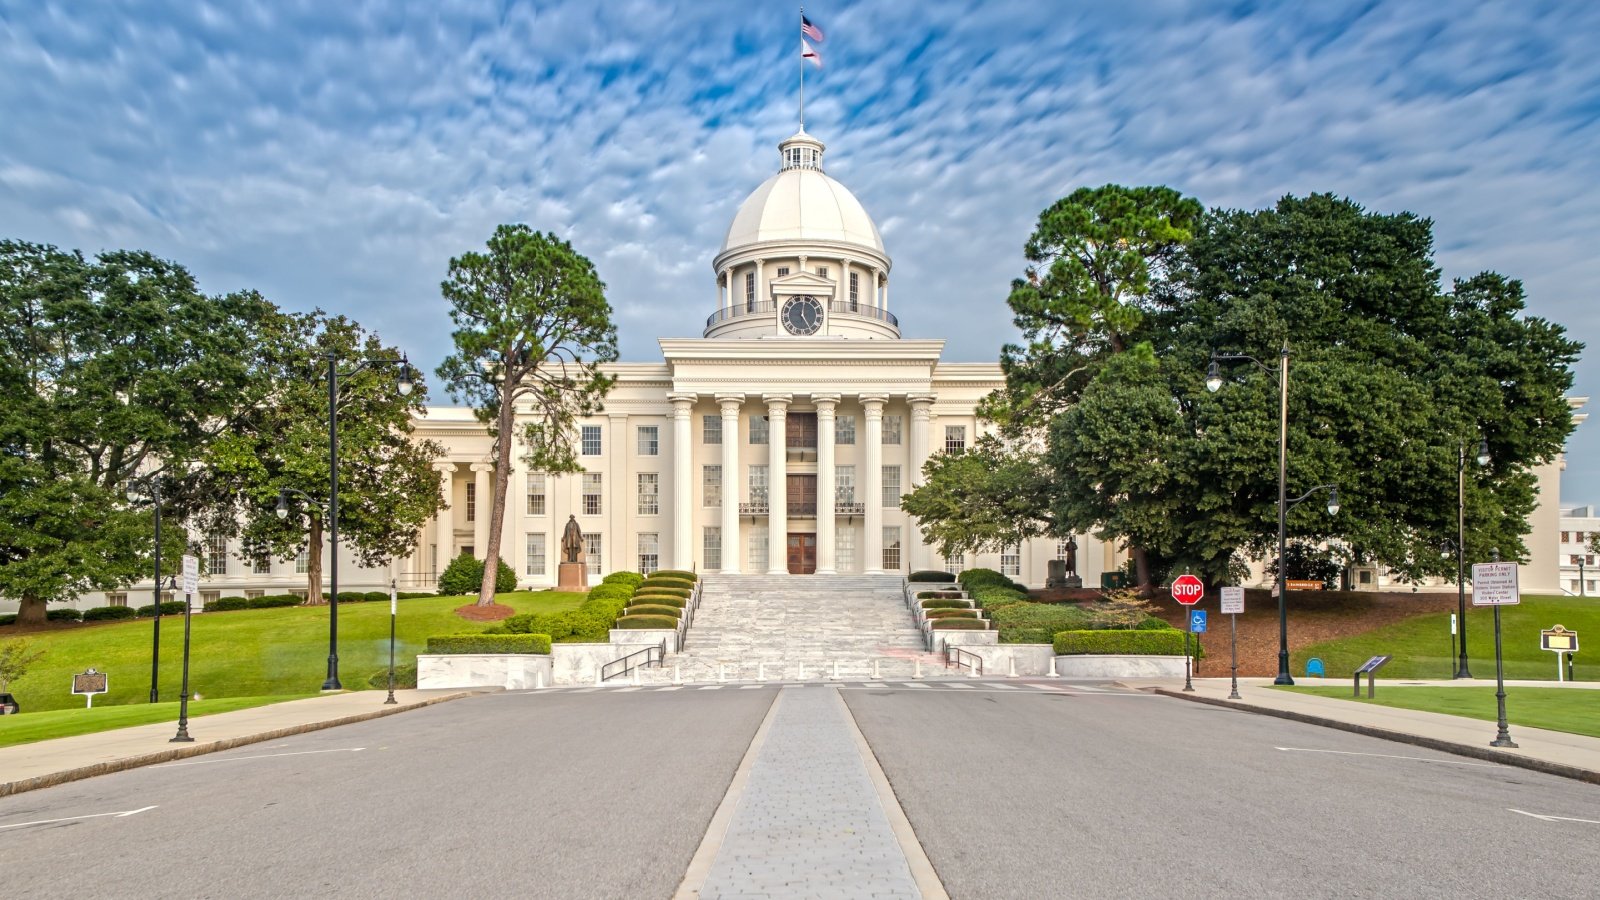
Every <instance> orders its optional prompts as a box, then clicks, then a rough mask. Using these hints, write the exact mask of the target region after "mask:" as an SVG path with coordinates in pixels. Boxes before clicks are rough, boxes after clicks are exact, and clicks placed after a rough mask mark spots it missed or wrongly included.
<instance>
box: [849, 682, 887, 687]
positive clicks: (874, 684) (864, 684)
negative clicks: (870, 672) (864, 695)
mask: <svg viewBox="0 0 1600 900" xmlns="http://www.w3.org/2000/svg"><path fill="white" fill-rule="evenodd" d="M856 687H864V688H886V687H888V685H887V684H884V683H883V682H881V681H863V682H862V683H860V684H858V685H856Z"/></svg>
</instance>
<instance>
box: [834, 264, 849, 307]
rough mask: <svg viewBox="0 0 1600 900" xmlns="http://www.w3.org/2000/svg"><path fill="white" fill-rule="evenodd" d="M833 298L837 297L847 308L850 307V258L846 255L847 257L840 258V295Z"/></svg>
mask: <svg viewBox="0 0 1600 900" xmlns="http://www.w3.org/2000/svg"><path fill="white" fill-rule="evenodd" d="M833 299H835V300H837V301H839V303H841V304H843V305H844V308H845V309H849V308H850V258H849V257H845V258H843V259H841V260H839V291H838V296H837V297H834V298H833Z"/></svg>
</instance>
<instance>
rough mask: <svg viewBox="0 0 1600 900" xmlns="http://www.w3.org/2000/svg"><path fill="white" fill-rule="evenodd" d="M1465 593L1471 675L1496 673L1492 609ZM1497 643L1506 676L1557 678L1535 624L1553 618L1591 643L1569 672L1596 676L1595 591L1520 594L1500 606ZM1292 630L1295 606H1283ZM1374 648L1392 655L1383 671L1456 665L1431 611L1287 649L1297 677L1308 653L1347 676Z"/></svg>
mask: <svg viewBox="0 0 1600 900" xmlns="http://www.w3.org/2000/svg"><path fill="white" fill-rule="evenodd" d="M1471 602H1472V601H1471V599H1470V598H1469V599H1468V601H1467V604H1468V605H1467V656H1468V661H1469V664H1470V666H1471V669H1472V674H1473V677H1475V678H1493V677H1494V610H1492V609H1490V608H1488V607H1475V606H1472V605H1471ZM1500 621H1501V630H1502V632H1503V636H1502V639H1501V644H1502V646H1503V648H1504V653H1505V666H1506V677H1507V678H1510V679H1542V680H1548V681H1555V679H1556V655H1555V654H1554V653H1551V652H1549V651H1548V650H1541V649H1539V632H1540V631H1542V630H1545V629H1548V628H1550V627H1552V626H1554V625H1557V624H1561V625H1565V626H1566V627H1567V629H1568V630H1572V631H1577V632H1578V633H1579V640H1580V641H1581V642H1583V644H1584V645H1585V646H1593V648H1594V649H1592V650H1589V651H1588V652H1587V653H1581V652H1580V653H1579V654H1578V656H1577V659H1576V666H1575V668H1574V674H1575V676H1576V678H1577V680H1579V681H1597V680H1600V598H1593V597H1588V598H1583V597H1524V598H1522V602H1521V603H1520V604H1518V605H1516V606H1507V607H1503V608H1501V610H1500ZM1289 630H1290V631H1291V632H1292V631H1293V630H1294V613H1293V611H1292V610H1291V611H1290V613H1289ZM1379 654H1387V655H1390V656H1393V657H1394V659H1393V660H1391V661H1390V662H1389V664H1388V665H1387V666H1385V667H1384V668H1383V670H1382V671H1381V672H1379V677H1381V678H1391V679H1392V678H1449V677H1450V676H1451V675H1453V674H1454V673H1455V666H1454V664H1453V663H1452V662H1451V660H1450V659H1449V656H1450V615H1449V613H1430V614H1428V615H1422V616H1416V617H1414V618H1411V619H1407V620H1405V621H1403V622H1399V623H1396V624H1394V625H1390V626H1388V627H1386V628H1379V629H1376V630H1374V631H1368V632H1364V633H1362V634H1358V635H1354V636H1352V637H1347V638H1341V639H1339V640H1334V641H1326V642H1324V643H1321V644H1313V645H1311V646H1310V647H1306V648H1304V649H1300V650H1296V651H1294V652H1293V653H1292V654H1291V655H1290V659H1291V671H1292V672H1293V673H1294V675H1295V677H1297V678H1298V677H1299V676H1300V675H1301V673H1303V672H1305V670H1306V660H1308V659H1310V658H1311V657H1313V656H1315V657H1320V658H1321V659H1322V661H1323V663H1324V664H1326V666H1327V670H1328V677H1329V678H1345V677H1348V676H1349V675H1350V673H1352V672H1354V671H1355V670H1356V668H1357V667H1358V666H1360V665H1361V664H1362V663H1364V662H1366V661H1367V659H1368V658H1370V657H1373V656H1377V655H1379Z"/></svg>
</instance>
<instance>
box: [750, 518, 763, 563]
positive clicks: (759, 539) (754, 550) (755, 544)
mask: <svg viewBox="0 0 1600 900" xmlns="http://www.w3.org/2000/svg"><path fill="white" fill-rule="evenodd" d="M750 571H751V572H754V573H756V574H760V573H762V572H765V571H767V526H765V525H756V526H754V527H752V528H751V529H750Z"/></svg>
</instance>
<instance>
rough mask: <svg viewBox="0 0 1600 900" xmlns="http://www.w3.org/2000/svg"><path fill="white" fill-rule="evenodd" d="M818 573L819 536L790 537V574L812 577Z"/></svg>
mask: <svg viewBox="0 0 1600 900" xmlns="http://www.w3.org/2000/svg"><path fill="white" fill-rule="evenodd" d="M815 571H817V536H816V535H815V534H791V535H789V574H790V575H810V574H811V573H813V572H815Z"/></svg>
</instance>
